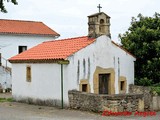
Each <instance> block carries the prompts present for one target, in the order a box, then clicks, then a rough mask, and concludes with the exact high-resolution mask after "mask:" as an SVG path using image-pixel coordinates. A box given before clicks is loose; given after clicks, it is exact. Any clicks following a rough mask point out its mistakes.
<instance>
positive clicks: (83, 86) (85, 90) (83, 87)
mask: <svg viewBox="0 0 160 120" xmlns="http://www.w3.org/2000/svg"><path fill="white" fill-rule="evenodd" d="M82 92H87V84H82Z"/></svg>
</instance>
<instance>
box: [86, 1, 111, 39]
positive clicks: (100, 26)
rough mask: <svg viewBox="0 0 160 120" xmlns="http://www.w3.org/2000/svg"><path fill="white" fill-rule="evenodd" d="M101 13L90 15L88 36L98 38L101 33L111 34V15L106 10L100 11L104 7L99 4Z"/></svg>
mask: <svg viewBox="0 0 160 120" xmlns="http://www.w3.org/2000/svg"><path fill="white" fill-rule="evenodd" d="M98 8H99V13H96V14H93V15H90V16H88V37H91V38H97V37H99V36H101V35H107V36H109V37H110V38H111V34H110V17H109V16H108V15H107V14H105V13H104V12H101V11H100V8H102V7H101V6H100V4H99V6H98Z"/></svg>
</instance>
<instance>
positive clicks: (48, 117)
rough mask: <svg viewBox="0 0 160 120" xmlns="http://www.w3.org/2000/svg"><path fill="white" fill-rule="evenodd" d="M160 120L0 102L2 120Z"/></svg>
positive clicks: (159, 115)
mask: <svg viewBox="0 0 160 120" xmlns="http://www.w3.org/2000/svg"><path fill="white" fill-rule="evenodd" d="M10 97H11V94H0V98H10ZM153 119H154V120H160V113H159V112H157V115H156V116H155V117H135V116H129V117H125V116H123V117H121V116H119V117H115V116H111V117H106V116H102V115H99V114H95V113H91V112H84V111H83V112H82V111H78V110H69V109H58V108H54V107H46V106H37V105H29V104H25V103H17V102H0V120H153Z"/></svg>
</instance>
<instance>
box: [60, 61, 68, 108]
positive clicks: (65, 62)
mask: <svg viewBox="0 0 160 120" xmlns="http://www.w3.org/2000/svg"><path fill="white" fill-rule="evenodd" d="M58 64H60V65H61V108H62V109H63V105H64V104H63V103H64V102H63V64H65V65H67V64H69V61H68V60H63V61H58Z"/></svg>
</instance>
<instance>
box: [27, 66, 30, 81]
mask: <svg viewBox="0 0 160 120" xmlns="http://www.w3.org/2000/svg"><path fill="white" fill-rule="evenodd" d="M26 80H27V82H31V66H27V67H26Z"/></svg>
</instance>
